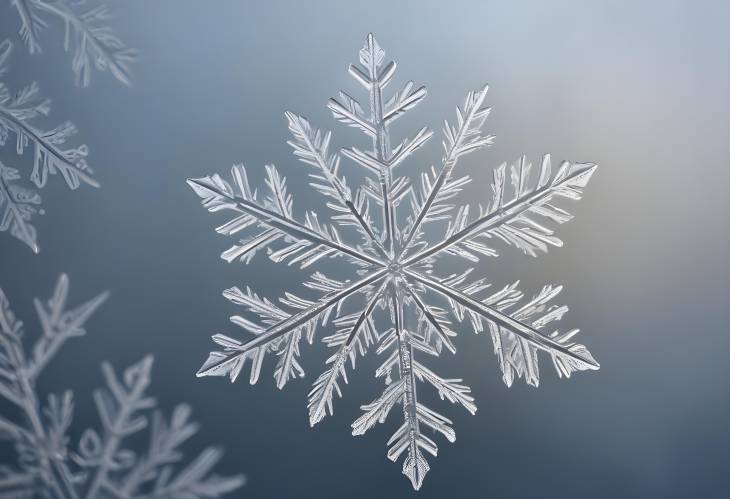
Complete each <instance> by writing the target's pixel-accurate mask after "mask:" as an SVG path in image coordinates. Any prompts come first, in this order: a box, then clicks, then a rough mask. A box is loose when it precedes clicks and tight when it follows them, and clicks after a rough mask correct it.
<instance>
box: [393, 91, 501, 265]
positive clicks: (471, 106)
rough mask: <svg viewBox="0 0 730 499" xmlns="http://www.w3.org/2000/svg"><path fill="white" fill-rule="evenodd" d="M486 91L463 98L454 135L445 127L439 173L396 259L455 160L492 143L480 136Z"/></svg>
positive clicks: (421, 220) (487, 112) (449, 128)
mask: <svg viewBox="0 0 730 499" xmlns="http://www.w3.org/2000/svg"><path fill="white" fill-rule="evenodd" d="M488 89H489V87H488V86H487V85H485V86H484V87H483V88H482V89H481V90H480V91H479V92H477V93H476V94H474V93H472V92H470V93H469V94H468V95H467V98H466V104H465V106H464V112H465V113H466V116H463V115H462V112H461V110H460V109H458V108H457V125H458V128H457V129H456V131H455V132H454V129H453V128H452V127H451V126H449V125H448V123H447V124H446V127H445V129H444V132H445V135H446V140H445V142H444V146H445V147H446V155H445V156H444V160H443V166H442V168H441V172H440V173H439V176H438V177H437V178H436V181H435V182H434V183H433V185H432V187H431V191H430V192H429V194H428V197H427V198H426V200H425V201H424V203H423V205H422V206H421V209H420V211H419V213H418V215H417V216H416V219H415V220H414V222H413V225H412V226H411V229H410V231H409V232H408V235H407V236H406V239H405V241H404V243H403V245H402V250H401V253H400V255H399V256H402V255H403V253H405V251H407V249H408V247H409V246H410V244H411V242H412V241H413V238H414V237H415V235H416V234H417V233H418V231H420V228H421V224H422V223H423V221H424V219H425V218H426V216H427V215H428V213H429V211H430V210H431V207H432V206H433V204H434V202H435V201H436V199H437V197H438V195H439V192H440V191H441V188H442V187H443V186H444V184H445V183H446V182H447V181H448V180H449V178H450V177H451V172H452V171H453V170H454V167H455V166H456V164H457V162H458V161H459V158H460V157H461V156H462V155H464V154H466V153H468V152H471V151H473V150H476V149H478V148H480V147H483V146H486V145H490V144H491V143H492V140H493V139H494V137H493V136H491V135H488V136H481V135H480V129H481V126H482V124H483V123H484V121H485V120H486V118H487V115H488V114H489V108H482V104H483V102H484V98H485V97H486V95H487V90H488Z"/></svg>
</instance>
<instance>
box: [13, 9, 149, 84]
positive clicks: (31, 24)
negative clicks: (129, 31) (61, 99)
mask: <svg viewBox="0 0 730 499" xmlns="http://www.w3.org/2000/svg"><path fill="white" fill-rule="evenodd" d="M10 3H11V4H12V5H13V7H14V8H15V11H16V12H17V14H18V17H19V18H20V37H21V38H22V40H23V42H24V43H25V45H26V46H27V47H28V51H29V52H30V53H31V54H34V53H38V52H40V51H41V45H40V41H39V36H40V32H41V31H42V30H43V29H44V28H46V27H47V23H46V18H55V19H56V20H58V21H60V22H62V23H63V25H64V29H65V34H64V42H63V46H64V49H65V50H66V52H71V53H72V54H73V56H72V59H71V69H72V70H73V73H74V75H75V77H76V84H77V85H79V86H82V87H86V86H88V85H89V83H91V73H92V71H93V70H94V69H97V70H99V71H106V70H108V71H109V72H110V73H111V74H112V75H114V77H115V78H116V79H117V80H119V81H120V82H122V83H124V84H126V85H129V84H130V75H129V73H130V70H129V66H130V64H131V63H132V62H133V61H134V60H135V58H136V54H137V53H136V51H135V50H133V49H130V48H128V47H126V45H125V44H124V42H123V41H122V40H121V39H120V38H119V37H117V36H116V35H115V34H114V32H113V31H112V29H111V28H110V27H109V26H107V24H106V23H107V21H109V19H110V17H111V15H110V12H109V9H108V8H107V7H106V6H105V5H98V6H96V7H91V8H86V9H85V11H84V12H81V13H80V12H77V11H78V10H80V7H81V6H82V5H83V4H84V3H85V2H84V0H80V1H78V0H77V1H75V2H69V1H67V0H10Z"/></svg>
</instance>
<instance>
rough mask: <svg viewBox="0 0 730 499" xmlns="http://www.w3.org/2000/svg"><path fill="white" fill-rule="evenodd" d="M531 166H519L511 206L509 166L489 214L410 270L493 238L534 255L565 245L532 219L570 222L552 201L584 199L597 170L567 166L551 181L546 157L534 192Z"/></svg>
mask: <svg viewBox="0 0 730 499" xmlns="http://www.w3.org/2000/svg"><path fill="white" fill-rule="evenodd" d="M528 165H529V163H527V162H526V160H525V158H524V157H523V158H521V159H520V161H518V162H517V163H516V164H515V165H514V166H513V169H512V172H513V174H512V184H513V187H514V191H515V196H514V198H513V199H512V200H511V201H508V202H505V189H506V175H505V167H506V165H505V164H503V165H501V166H500V167H499V168H497V169H496V170H495V171H494V182H493V183H492V191H493V193H494V195H493V198H492V202H491V204H490V207H489V209H488V210H486V211H485V212H484V213H482V214H481V216H480V217H478V218H477V219H476V220H474V221H473V222H471V223H469V224H466V223H464V227H463V228H461V230H458V231H454V233H453V234H451V235H450V236H449V237H447V238H446V239H444V240H443V241H441V242H439V243H436V244H434V245H433V246H431V247H429V248H426V249H424V250H422V251H421V252H419V253H417V254H416V255H414V256H412V257H408V258H407V259H406V261H405V262H404V265H412V264H417V263H418V262H421V261H424V260H426V259H428V258H430V257H431V256H433V255H436V254H437V253H438V252H440V251H443V250H447V249H450V248H453V247H455V246H456V245H458V244H460V243H462V242H464V241H468V242H471V243H476V242H477V241H476V240H477V239H478V238H480V237H481V238H489V237H491V236H492V235H494V236H497V237H499V238H500V239H502V240H504V241H505V242H507V243H508V244H511V245H514V246H516V247H518V248H521V249H522V250H523V251H524V252H525V253H528V254H530V255H533V256H535V250H541V251H547V248H548V245H553V246H561V245H562V241H560V239H557V238H556V237H554V236H553V235H552V231H551V230H550V229H548V228H546V227H544V226H543V225H541V224H539V223H537V222H535V221H534V220H533V219H532V218H530V217H531V216H534V215H541V216H543V217H546V218H547V219H548V220H551V221H553V222H555V223H558V224H561V223H564V222H567V221H569V220H570V219H571V218H572V216H571V215H570V214H569V213H567V212H566V211H564V210H562V209H560V208H558V207H556V206H553V205H551V204H550V201H552V200H554V199H555V198H558V197H563V198H568V199H573V200H579V199H580V198H581V195H582V192H583V189H584V188H585V186H586V185H587V184H588V181H589V180H590V178H591V175H593V172H595V170H596V165H595V164H593V163H570V162H568V161H564V162H563V164H562V165H561V167H560V169H559V170H558V172H557V173H556V174H555V176H554V177H553V178H552V180H550V156H549V155H545V156H544V157H543V160H542V163H541V167H540V173H539V178H538V181H537V184H536V187H535V188H534V189H531V188H528V187H527V182H528V179H529V170H530V167H529V166H528Z"/></svg>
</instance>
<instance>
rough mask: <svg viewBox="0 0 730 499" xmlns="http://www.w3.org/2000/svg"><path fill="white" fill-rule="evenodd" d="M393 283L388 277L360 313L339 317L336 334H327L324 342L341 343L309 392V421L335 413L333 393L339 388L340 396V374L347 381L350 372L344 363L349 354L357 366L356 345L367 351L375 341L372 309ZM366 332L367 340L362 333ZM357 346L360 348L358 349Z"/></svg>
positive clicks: (334, 344) (330, 344) (312, 421)
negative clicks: (328, 335)
mask: <svg viewBox="0 0 730 499" xmlns="http://www.w3.org/2000/svg"><path fill="white" fill-rule="evenodd" d="M389 284H390V279H389V278H386V279H384V280H383V282H382V284H380V287H379V288H378V290H377V291H376V292H375V293H373V294H372V296H371V297H370V298H369V299H368V303H367V305H366V306H365V308H364V309H363V310H362V312H360V313H355V314H352V315H350V316H344V317H340V318H338V320H337V326H338V331H337V334H335V335H333V336H331V337H328V338H325V342H326V343H327V344H328V345H329V346H338V345H339V349H338V350H337V353H336V354H335V355H333V356H331V357H330V358H329V359H327V364H331V367H329V368H328V369H327V370H326V371H325V372H323V373H322V374H321V375H320V376H319V377H318V378H317V380H316V381H315V382H314V384H313V385H312V390H311V391H310V392H309V423H310V425H311V426H314V425H315V424H317V423H318V422H320V421H321V420H322V419H323V418H324V417H325V416H326V415H327V410H329V413H330V414H334V410H333V407H332V406H333V395H334V392H335V391H336V392H337V394H338V395H339V396H342V392H341V390H340V387H339V385H338V379H339V377H340V376H342V378H343V379H344V381H345V383H347V372H346V370H345V365H346V362H347V358H348V357H350V358H351V359H352V365H353V368H354V366H355V356H356V354H357V351H358V350H357V349H359V350H360V354H361V355H364V354H365V348H366V347H367V346H368V345H369V344H370V343H371V342H372V341H373V336H374V335H375V334H377V333H374V331H375V326H374V324H373V323H372V319H371V316H372V313H373V311H374V310H375V307H376V306H377V305H378V304H379V303H381V300H383V299H384V295H385V290H386V288H387V286H388V285H389ZM363 334H365V335H366V338H365V341H363V340H362V339H361V336H362V335H363ZM356 348H357V349H356Z"/></svg>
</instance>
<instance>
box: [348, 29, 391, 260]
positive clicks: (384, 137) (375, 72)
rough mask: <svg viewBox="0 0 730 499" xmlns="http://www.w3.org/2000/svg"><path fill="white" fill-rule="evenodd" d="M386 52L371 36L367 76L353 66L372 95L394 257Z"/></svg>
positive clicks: (365, 54)
mask: <svg viewBox="0 0 730 499" xmlns="http://www.w3.org/2000/svg"><path fill="white" fill-rule="evenodd" d="M384 57H385V52H384V51H383V49H381V48H380V46H379V45H378V42H377V41H375V37H374V36H373V34H372V33H369V34H368V36H367V39H366V40H365V45H364V46H363V48H362V49H361V50H360V62H361V63H362V64H363V65H364V66H365V68H366V70H367V74H365V73H363V72H362V71H361V70H360V68H358V67H357V66H350V74H352V75H353V76H354V77H355V78H356V79H357V80H358V81H360V83H362V84H363V85H364V86H365V87H366V88H367V89H368V90H369V92H370V122H371V123H372V125H373V127H374V128H375V136H374V137H373V153H374V154H375V159H376V161H377V162H378V163H379V167H378V168H377V171H378V179H379V182H380V188H381V195H382V197H383V224H384V226H385V241H384V244H383V246H384V247H385V250H386V252H387V253H388V255H391V256H392V253H393V241H394V239H395V237H394V236H395V217H394V213H393V211H394V206H393V202H392V200H391V199H390V185H391V183H392V172H391V171H390V168H389V167H388V166H387V162H388V160H389V158H390V154H391V152H390V134H389V132H388V125H387V123H386V122H385V120H384V118H383V113H384V111H383V95H382V92H383V88H384V87H385V86H386V85H387V84H388V82H389V81H390V79H391V78H392V77H393V72H394V71H395V63H394V62H390V63H389V64H388V65H386V67H385V68H383V70H382V71H381V70H379V68H380V66H381V65H382V63H383V58H384Z"/></svg>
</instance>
